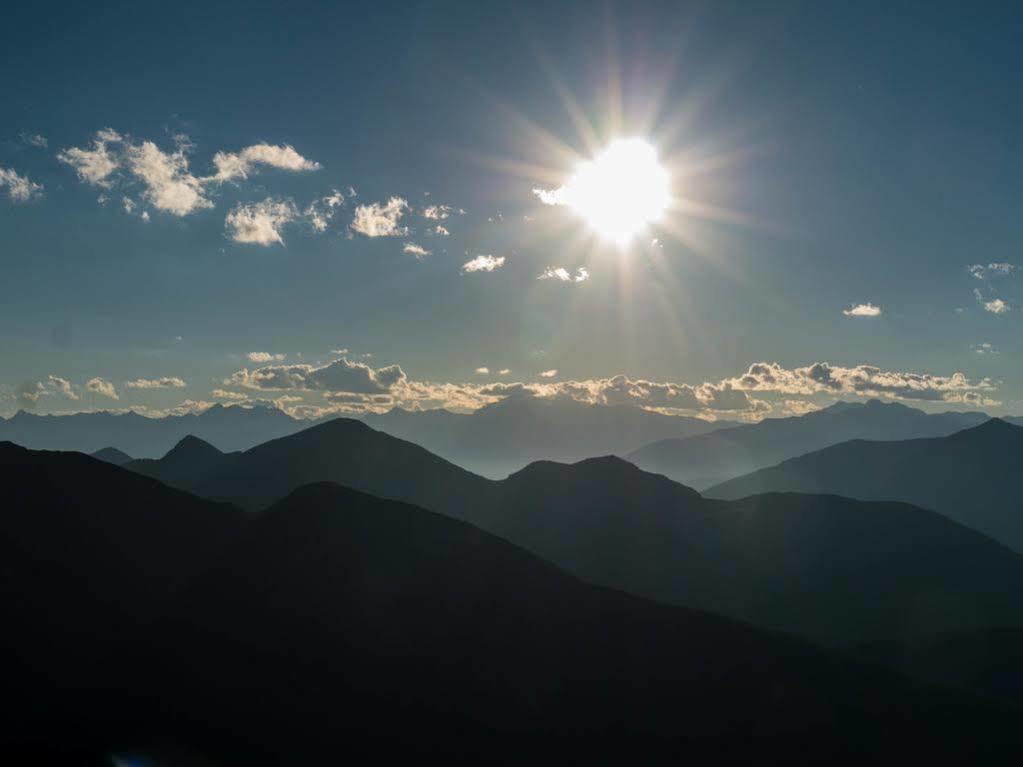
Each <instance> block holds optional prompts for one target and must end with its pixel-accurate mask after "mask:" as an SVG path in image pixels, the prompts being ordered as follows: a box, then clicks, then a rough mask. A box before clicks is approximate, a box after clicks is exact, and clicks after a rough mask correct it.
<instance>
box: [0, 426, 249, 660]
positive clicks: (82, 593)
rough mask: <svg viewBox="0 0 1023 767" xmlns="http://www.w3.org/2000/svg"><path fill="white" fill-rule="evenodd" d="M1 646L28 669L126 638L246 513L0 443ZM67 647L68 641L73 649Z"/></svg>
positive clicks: (66, 457)
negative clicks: (20, 655)
mask: <svg viewBox="0 0 1023 767" xmlns="http://www.w3.org/2000/svg"><path fill="white" fill-rule="evenodd" d="M0 484H2V486H3V488H4V498H3V515H2V520H0V524H2V536H0V561H2V562H3V567H2V569H0V599H2V602H3V604H4V611H5V621H4V625H5V629H4V638H3V642H5V643H10V645H16V646H18V647H19V648H21V650H22V651H23V652H24V653H27V655H25V659H26V660H27V661H28V660H31V663H32V665H33V667H35V668H37V669H47V668H52V667H63V666H64V665H65V664H70V665H71V666H72V667H74V668H76V669H77V670H79V671H83V672H88V673H91V672H92V669H91V668H90V667H89V666H88V664H86V663H84V662H83V661H84V660H85V659H87V658H91V657H93V653H95V652H97V650H98V648H100V647H103V646H104V645H106V644H108V643H110V642H111V639H112V638H114V639H116V641H118V642H119V641H120V640H121V639H123V638H127V637H129V636H130V635H131V634H132V633H133V632H134V631H136V630H138V627H139V626H140V625H144V624H145V622H146V621H148V620H151V619H152V618H153V616H154V615H155V614H158V613H159V612H160V611H161V610H162V609H163V607H164V606H165V600H166V599H167V598H168V597H169V596H170V594H172V593H173V592H174V591H176V590H177V589H178V588H180V587H181V586H182V585H183V584H184V583H185V582H187V581H188V580H189V579H190V578H193V577H194V576H195V575H196V574H197V573H199V572H200V571H202V570H203V569H204V568H206V567H207V566H208V565H209V564H210V562H211V561H212V560H213V559H214V558H215V557H216V556H217V555H218V553H219V552H220V551H221V550H222V549H223V547H224V546H225V545H226V544H227V543H228V542H229V541H230V540H231V539H232V538H233V536H234V535H235V534H236V533H237V530H238V525H239V524H240V523H241V520H242V519H243V514H242V512H240V511H238V510H237V509H236V508H234V507H231V506H228V505H227V504H218V503H212V502H210V501H206V500H203V499H200V498H196V497H194V496H191V495H189V494H187V493H183V492H180V491H178V490H173V489H171V488H169V487H166V486H164V485H162V484H160V483H159V482H156V481H154V480H151V479H148V478H146V477H142V476H139V475H137V474H133V473H132V472H129V471H125V470H123V469H120V468H117V467H116V466H113V465H111V464H108V463H104V462H102V461H99V460H95V459H93V458H89V457H88V456H84V455H81V454H79V453H49V452H35V451H29V450H25V449H24V448H21V447H18V446H16V445H12V444H11V443H9V442H4V443H0ZM72 638H73V643H72V644H71V645H69V644H68V642H69V640H70V639H72Z"/></svg>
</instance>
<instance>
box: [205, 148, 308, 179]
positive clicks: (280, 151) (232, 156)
mask: <svg viewBox="0 0 1023 767" xmlns="http://www.w3.org/2000/svg"><path fill="white" fill-rule="evenodd" d="M213 165H214V167H215V168H216V169H217V170H216V173H214V174H213V176H211V177H209V179H208V180H210V181H215V182H218V183H223V182H225V181H235V180H237V179H245V178H248V177H249V176H250V175H251V174H252V173H253V172H254V170H255V168H256V166H258V165H266V166H268V167H271V168H277V169H279V170H288V171H310V170H319V168H320V164H319V163H318V162H314V161H312V160H308V159H306V158H305V157H303V156H302V155H300V154H299V153H298V152H296V151H295V149H294V147H292V146H290V145H288V144H283V145H280V146H274V145H272V144H253V145H252V146H247V147H245V148H244V149H242V150H241V151H240V152H217V153H216V154H215V155H213Z"/></svg>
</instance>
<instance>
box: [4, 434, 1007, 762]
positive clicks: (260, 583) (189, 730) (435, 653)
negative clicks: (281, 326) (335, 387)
mask: <svg viewBox="0 0 1023 767" xmlns="http://www.w3.org/2000/svg"><path fill="white" fill-rule="evenodd" d="M328 426H330V424H328ZM345 428H351V427H350V426H348V425H346V426H345ZM357 428H360V429H363V430H367V431H368V429H367V427H365V426H362V425H357ZM54 477H60V478H61V481H60V482H54V481H53V478H54ZM0 482H2V483H3V486H4V488H5V492H7V493H8V495H7V499H8V500H9V501H10V503H9V505H8V513H7V515H6V518H5V535H4V536H3V538H2V540H0V547H2V551H0V553H2V555H3V562H4V566H3V568H2V570H0V598H2V599H3V604H4V605H5V617H6V618H8V621H7V622H6V623H5V631H4V634H3V637H2V639H0V644H2V649H3V652H2V653H0V668H2V669H3V671H4V673H5V685H4V690H3V692H2V693H0V701H2V704H3V712H4V715H5V717H4V724H3V726H0V748H2V749H3V753H4V754H5V755H6V756H8V757H12V755H15V754H17V758H20V759H25V758H28V757H30V759H29V761H30V763H65V764H66V763H74V764H87V763H97V764H99V763H109V760H110V759H109V755H110V754H115V755H117V757H118V758H117V759H116V760H115V761H116V762H117V763H136V762H139V763H150V762H152V761H154V759H153V757H154V755H158V754H162V753H164V752H168V751H169V750H170V751H172V752H173V753H174V754H175V756H176V758H177V761H176V762H173V763H181V764H225V765H226V764H238V763H244V764H256V765H261V764H267V765H269V764H285V763H287V764H310V763H318V762H322V761H323V760H325V759H326V760H328V761H335V760H337V759H339V758H342V757H343V756H350V757H353V758H355V757H357V756H358V755H367V754H371V755H372V756H373V758H374V759H376V760H380V759H384V758H387V757H390V756H405V757H410V756H413V755H415V756H416V758H421V757H422V756H423V755H424V754H434V755H437V756H443V755H448V756H455V755H462V756H466V755H469V754H477V755H480V756H481V757H482V756H483V755H484V754H487V753H492V754H493V755H494V758H495V760H496V761H513V760H516V759H519V758H523V757H526V756H528V755H529V754H534V755H535V754H536V753H538V752H542V753H544V754H547V755H557V754H561V755H563V756H564V758H569V756H572V757H575V758H577V757H579V756H584V757H588V758H591V759H592V758H599V759H608V758H611V757H612V755H613V754H619V755H620V756H621V757H622V758H625V757H626V756H629V757H632V758H636V757H651V756H653V755H655V754H656V755H659V756H662V757H664V756H670V757H671V758H672V759H673V760H675V759H679V758H682V757H685V756H691V755H693V754H707V755H710V754H713V755H714V756H715V757H722V756H726V755H737V756H738V755H742V756H746V757H751V756H753V755H755V754H759V755H761V756H762V755H763V753H764V749H765V748H770V749H783V750H784V751H785V752H790V753H794V751H792V749H797V748H799V749H811V750H813V751H814V752H818V751H820V752H822V753H823V752H825V751H832V750H834V749H841V750H842V752H843V753H856V752H858V751H863V752H871V753H877V754H879V753H890V752H891V750H892V749H895V748H898V747H899V746H900V745H901V744H904V743H905V742H907V740H908V741H910V742H913V743H915V744H917V751H918V753H920V752H925V753H939V752H941V753H945V754H949V753H961V754H966V753H969V754H971V755H973V756H974V757H977V758H983V757H984V756H985V755H989V756H990V755H992V754H994V753H999V752H1000V751H1001V749H1003V748H1006V747H1008V745H1009V744H1010V743H1011V742H1012V741H1013V739H1014V733H1015V723H1016V722H1017V721H1018V712H1017V711H1016V710H1014V709H1012V708H1011V707H1008V706H1007V705H1005V704H1001V703H998V702H995V701H992V700H986V699H983V698H978V697H975V696H972V695H968V694H964V693H959V692H955V691H952V690H948V689H944V688H940V687H935V686H932V685H929V684H926V683H923V682H919V681H915V680H913V679H912V678H910V677H907V676H903V675H900V674H897V673H894V672H890V671H885V670H883V669H880V668H877V667H873V666H870V665H866V664H863V663H861V662H857V661H854V660H851V659H848V658H846V657H843V656H841V655H838V654H836V653H834V652H832V651H827V650H822V649H817V648H815V647H812V646H811V645H808V644H806V643H804V642H802V641H800V640H797V639H794V638H790V637H785V636H782V635H778V634H774V633H771V632H767V631H764V630H761V629H757V628H754V627H752V626H748V625H744V624H741V623H736V622H733V621H731V620H727V619H724V618H720V617H717V616H714V615H710V614H707V613H704V612H700V611H694V610H687V609H682V608H677V607H668V606H664V605H659V604H656V603H653V602H649V601H646V600H643V599H639V598H636V597H632V596H628V595H626V594H624V593H621V592H618V591H613V590H609V589H605V588H600V587H596V586H591V585H587V584H585V583H583V582H582V581H579V580H577V579H576V578H574V577H572V576H571V575H569V574H567V573H565V572H564V571H562V570H560V569H559V568H557V567H555V566H553V565H551V564H549V563H547V562H544V561H543V560H541V559H538V558H537V557H535V556H534V555H532V554H529V553H527V552H525V551H523V550H521V549H519V548H517V547H516V546H514V545H512V544H510V543H508V542H506V541H504V540H501V539H500V538H497V537H494V536H492V535H490V534H487V533H485V532H483V531H481V530H479V529H478V528H475V527H472V526H470V525H468V524H465V523H463V522H459V521H456V520H453V519H450V518H447V517H444V516H441V515H439V514H434V513H431V512H428V511H426V510H423V509H421V508H417V507H414V506H411V505H408V504H404V503H400V502H395V501H389V500H385V499H381V498H375V497H371V496H368V495H365V494H363V493H360V492H357V491H354V490H351V489H346V488H342V487H339V486H336V485H332V484H324V483H321V484H313V485H307V486H305V487H302V488H299V489H297V490H295V491H294V492H292V493H291V494H289V495H288V496H286V497H285V498H283V499H281V500H280V501H279V502H277V503H276V504H274V505H273V506H272V507H271V508H268V509H265V510H262V511H259V512H254V513H248V514H245V513H242V512H241V511H239V510H237V509H236V508H234V507H232V506H230V505H226V504H218V503H213V502H210V501H205V500H202V499H200V498H198V497H196V496H193V495H189V494H187V493H183V492H179V491H175V490H172V489H170V488H167V487H165V486H163V485H161V484H160V483H158V482H156V481H154V480H151V479H149V478H146V477H142V476H139V475H137V474H134V473H132V472H129V471H126V470H124V469H121V468H118V467H116V466H113V465H111V464H108V463H104V462H102V461H99V460H96V459H92V458H89V457H87V456H84V455H77V454H67V453H46V452H36V451H29V450H26V449H23V448H20V447H17V446H14V445H11V444H9V443H0ZM12 629H13V630H12ZM86 754H87V755H88V756H89V757H90V759H86V758H85V755H86ZM58 755H59V756H60V757H62V759H63V761H60V760H58V759H57V756H58ZM101 757H105V758H104V759H103V762H101V761H100V758H101ZM51 759H52V762H51ZM21 763H28V762H21ZM158 763H165V762H162V761H161V762H158Z"/></svg>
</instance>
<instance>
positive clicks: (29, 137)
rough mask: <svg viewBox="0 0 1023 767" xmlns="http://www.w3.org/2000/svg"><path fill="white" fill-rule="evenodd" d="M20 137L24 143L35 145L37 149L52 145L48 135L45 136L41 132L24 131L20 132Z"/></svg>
mask: <svg viewBox="0 0 1023 767" xmlns="http://www.w3.org/2000/svg"><path fill="white" fill-rule="evenodd" d="M20 138H21V140H22V142H23V143H25V144H28V145H29V146H34V147H36V148H37V149H46V148H47V147H48V146H49V145H50V142H49V141H48V140H47V139H46V136H43V135H42V134H40V133H29V132H27V131H23V132H22V133H21V134H20Z"/></svg>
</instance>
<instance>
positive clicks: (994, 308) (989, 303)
mask: <svg viewBox="0 0 1023 767" xmlns="http://www.w3.org/2000/svg"><path fill="white" fill-rule="evenodd" d="M973 297H974V298H976V299H977V303H978V304H980V305H981V306H983V307H984V311H986V312H991V314H1005V313H1006V312H1007V311H1009V309H1010V308H1011V307H1010V306H1009V305H1008V304H1007V303H1006V302H1005V301H1004V300H1002V299H1001V298H992V299H990V300H989V299H987V298H985V296H984V294H983V293H981V291H980V288H974V290H973Z"/></svg>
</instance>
